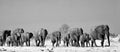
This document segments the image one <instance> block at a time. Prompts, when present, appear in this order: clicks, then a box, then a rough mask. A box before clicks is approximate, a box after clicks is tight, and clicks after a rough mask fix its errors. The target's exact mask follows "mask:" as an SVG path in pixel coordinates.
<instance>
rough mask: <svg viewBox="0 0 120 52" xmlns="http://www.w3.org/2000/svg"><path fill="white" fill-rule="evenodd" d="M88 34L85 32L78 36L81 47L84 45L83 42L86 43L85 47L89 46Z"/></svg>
mask: <svg viewBox="0 0 120 52" xmlns="http://www.w3.org/2000/svg"><path fill="white" fill-rule="evenodd" d="M89 41H90V36H89V34H87V33H84V34H83V35H81V36H80V43H81V46H82V47H85V43H86V47H88V45H89V46H90V43H89Z"/></svg>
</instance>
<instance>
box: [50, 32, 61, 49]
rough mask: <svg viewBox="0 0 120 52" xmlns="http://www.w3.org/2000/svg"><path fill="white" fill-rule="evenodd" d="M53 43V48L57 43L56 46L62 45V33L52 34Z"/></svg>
mask: <svg viewBox="0 0 120 52" xmlns="http://www.w3.org/2000/svg"><path fill="white" fill-rule="evenodd" d="M51 35H52V36H51V42H52V46H53V47H54V44H55V43H56V46H59V44H60V43H61V32H60V31H55V32H53V33H52V34H51Z"/></svg>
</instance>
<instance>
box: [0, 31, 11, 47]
mask: <svg viewBox="0 0 120 52" xmlns="http://www.w3.org/2000/svg"><path fill="white" fill-rule="evenodd" d="M10 35H11V30H4V31H3V32H1V34H0V46H3V45H4V44H5V42H6V38H7V37H8V36H10Z"/></svg>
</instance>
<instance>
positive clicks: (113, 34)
mask: <svg viewBox="0 0 120 52" xmlns="http://www.w3.org/2000/svg"><path fill="white" fill-rule="evenodd" d="M117 36H118V34H115V33H110V37H112V38H115V37H117Z"/></svg>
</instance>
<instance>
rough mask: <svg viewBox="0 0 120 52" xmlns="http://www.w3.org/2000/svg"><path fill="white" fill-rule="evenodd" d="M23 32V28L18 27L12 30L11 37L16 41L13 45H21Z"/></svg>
mask: <svg viewBox="0 0 120 52" xmlns="http://www.w3.org/2000/svg"><path fill="white" fill-rule="evenodd" d="M22 33H24V29H23V28H17V29H15V30H14V31H13V32H12V34H11V37H12V40H13V43H14V44H13V45H15V46H19V45H20V38H21V35H22Z"/></svg>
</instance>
